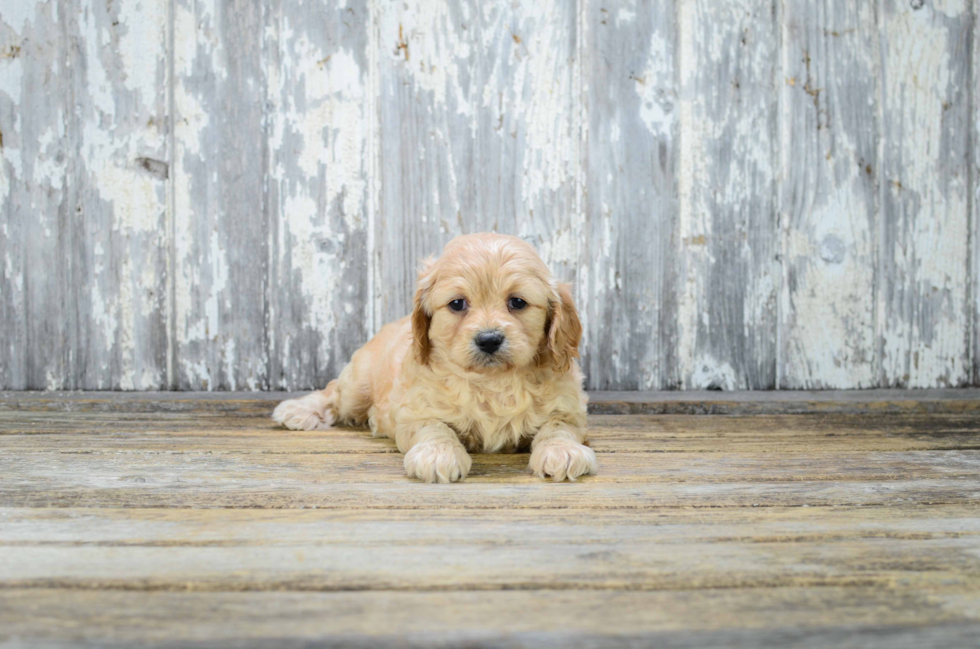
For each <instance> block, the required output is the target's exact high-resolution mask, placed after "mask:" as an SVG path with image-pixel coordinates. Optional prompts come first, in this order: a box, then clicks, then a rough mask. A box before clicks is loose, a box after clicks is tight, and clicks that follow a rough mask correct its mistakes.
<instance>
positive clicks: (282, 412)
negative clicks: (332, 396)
mask: <svg viewBox="0 0 980 649" xmlns="http://www.w3.org/2000/svg"><path fill="white" fill-rule="evenodd" d="M272 418H273V419H274V420H275V421H276V422H277V423H280V424H282V425H283V426H285V427H286V428H289V429H290V430H325V429H327V428H330V426H332V425H333V422H334V417H333V413H332V412H330V410H329V409H328V408H327V400H326V398H325V397H324V396H323V395H322V394H321V393H319V392H314V393H313V394H308V395H306V396H305V397H301V398H299V399H289V400H287V401H283V402H282V403H280V404H279V405H278V406H276V409H275V410H274V411H272Z"/></svg>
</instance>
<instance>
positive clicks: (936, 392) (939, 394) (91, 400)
mask: <svg viewBox="0 0 980 649" xmlns="http://www.w3.org/2000/svg"><path fill="white" fill-rule="evenodd" d="M302 394H305V393H304V392H299V393H288V392H138V393H134V392H101V393H94V392H0V412H11V411H22V412H39V413H40V412H73V413H82V412H104V413H117V414H137V413H158V414H168V413H177V412H184V413H191V412H196V413H225V414H227V415H228V416H240V417H265V416H268V415H269V413H271V412H272V409H273V408H274V407H275V405H276V404H277V403H278V402H280V401H282V400H283V399H288V398H290V397H295V396H301V395H302ZM978 411H980V390H976V389H969V388H958V389H924V390H912V391H909V390H821V391H801V390H780V391H749V392H717V391H713V390H686V391H670V392H644V391H632V392H590V393H589V412H591V413H593V414H602V415H629V414H634V415H637V414H661V415H775V414H839V415H845V414H846V415H858V414H870V415H876V416H877V415H898V414H928V413H934V414H968V413H974V412H978Z"/></svg>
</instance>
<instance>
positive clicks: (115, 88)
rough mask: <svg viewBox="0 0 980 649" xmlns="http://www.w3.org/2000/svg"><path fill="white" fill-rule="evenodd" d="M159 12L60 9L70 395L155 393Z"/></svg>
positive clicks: (161, 281) (162, 18)
mask: <svg viewBox="0 0 980 649" xmlns="http://www.w3.org/2000/svg"><path fill="white" fill-rule="evenodd" d="M168 5H169V3H168V1H167V0H150V1H149V2H143V3H142V4H140V5H139V6H138V7H137V6H136V5H133V4H130V3H115V4H112V3H110V4H106V3H103V2H91V1H89V0H76V1H73V2H70V3H68V4H67V6H66V9H67V11H68V16H66V19H67V21H68V29H69V30H70V32H71V34H70V38H71V39H72V40H73V42H74V44H75V45H74V47H73V48H72V53H73V64H72V68H71V69H72V77H71V80H72V90H73V95H72V96H73V99H74V122H73V128H74V129H77V133H76V134H75V135H74V138H73V140H72V150H71V152H70V153H69V155H70V156H71V158H72V162H73V165H72V175H71V187H72V189H71V194H72V196H73V203H74V211H73V220H74V221H75V226H74V227H73V230H72V241H71V244H70V246H71V247H70V253H69V254H70V257H71V259H72V277H71V291H70V293H71V305H70V308H71V310H72V311H73V312H74V313H75V314H76V316H75V317H76V318H77V328H78V331H77V336H76V339H75V343H74V345H73V349H72V350H71V354H72V359H73V369H72V375H71V376H69V377H68V383H69V385H71V386H72V387H75V388H82V389H90V390H91V389H116V390H118V389H123V390H146V389H161V388H165V387H166V386H167V349H168V346H167V298H168V293H167V252H168V241H169V237H168V228H167V199H168V197H167V179H168V176H169V166H168V159H169V158H168V151H167V134H168V133H167V132H168V111H167V98H168V97H167V87H168V83H169V75H168V66H167V60H168V59H167V39H168Z"/></svg>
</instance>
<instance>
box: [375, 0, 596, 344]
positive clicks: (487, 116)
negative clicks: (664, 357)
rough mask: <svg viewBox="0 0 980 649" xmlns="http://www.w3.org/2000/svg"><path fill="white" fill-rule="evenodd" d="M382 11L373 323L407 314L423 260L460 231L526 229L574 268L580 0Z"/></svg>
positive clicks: (395, 6)
mask: <svg viewBox="0 0 980 649" xmlns="http://www.w3.org/2000/svg"><path fill="white" fill-rule="evenodd" d="M379 14H380V15H379V19H378V21H379V22H378V30H379V34H380V36H379V38H380V43H379V48H380V56H379V62H378V66H379V70H378V75H379V83H380V97H379V112H380V120H381V131H380V136H379V147H380V150H379V154H378V155H379V164H380V179H381V183H382V197H381V212H380V214H379V221H378V224H377V226H376V228H377V235H376V237H377V242H378V250H379V253H378V254H379V257H378V259H379V261H380V270H379V277H380V282H381V286H380V287H379V294H378V296H377V299H378V300H379V304H378V306H377V309H376V310H377V312H378V313H379V314H380V318H381V319H380V321H379V322H376V323H375V324H376V325H380V324H382V323H384V322H389V321H391V320H394V319H397V318H400V317H402V316H404V315H405V314H407V313H409V311H410V310H411V299H412V296H413V294H414V290H415V269H416V267H417V264H418V261H419V260H420V259H421V258H423V257H426V256H429V255H432V254H438V253H439V252H440V251H441V250H442V246H443V244H445V242H447V241H448V240H449V239H450V238H452V237H453V236H455V235H457V234H465V233H470V232H480V231H488V230H496V231H499V232H506V233H510V234H514V235H517V236H520V237H522V238H524V239H526V240H527V241H530V242H531V243H532V244H534V245H536V246H537V248H538V250H539V252H540V253H541V256H542V258H543V259H544V260H545V262H546V263H548V264H549V265H550V266H551V268H552V269H553V270H554V271H555V272H556V273H557V275H558V277H559V278H560V279H563V280H571V279H574V278H575V273H576V270H577V268H576V266H577V264H578V262H579V254H580V253H579V246H580V244H581V242H582V237H583V231H582V230H583V228H582V222H581V218H580V217H579V215H578V214H577V213H575V212H574V211H573V205H574V198H575V192H576V186H575V183H576V182H577V175H578V170H577V165H578V164H579V161H578V155H579V150H578V141H579V134H578V133H577V132H576V131H575V118H576V115H577V111H578V104H579V100H578V97H576V96H575V95H574V94H573V90H574V85H575V75H576V74H578V72H577V70H576V67H575V65H574V61H575V59H576V53H577V49H576V20H577V17H576V12H575V5H574V3H568V2H557V1H545V2H512V3H485V2H483V3H481V2H474V1H471V0H454V1H446V0H417V1H413V2H405V3H391V4H389V3H382V4H381V5H380V6H379ZM577 288H578V291H579V295H580V296H581V295H583V292H582V291H583V289H582V287H581V286H579V287H577Z"/></svg>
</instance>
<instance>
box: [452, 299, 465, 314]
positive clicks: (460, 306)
mask: <svg viewBox="0 0 980 649" xmlns="http://www.w3.org/2000/svg"><path fill="white" fill-rule="evenodd" d="M449 308H450V309H452V310H453V311H457V312H459V311H465V310H466V300H464V299H462V298H460V299H457V300H453V301H452V302H450V303H449Z"/></svg>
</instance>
